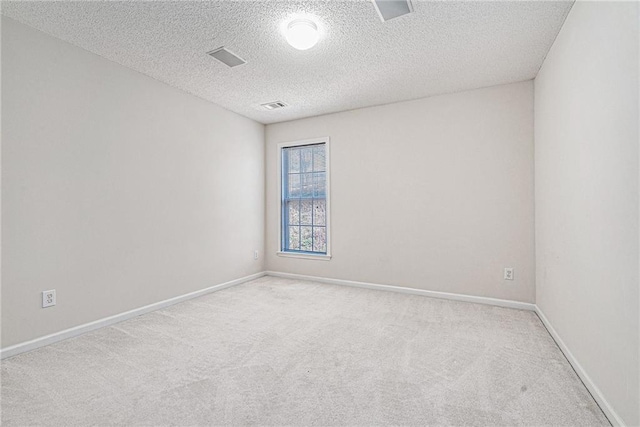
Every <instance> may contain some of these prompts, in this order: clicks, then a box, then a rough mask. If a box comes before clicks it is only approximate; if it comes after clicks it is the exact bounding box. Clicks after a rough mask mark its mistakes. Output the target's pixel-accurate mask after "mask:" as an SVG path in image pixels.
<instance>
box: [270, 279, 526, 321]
mask: <svg viewBox="0 0 640 427" xmlns="http://www.w3.org/2000/svg"><path fill="white" fill-rule="evenodd" d="M266 275H267V276H273V277H282V278H286V279H297V280H309V281H312V282H319V283H328V284H331V285H344V286H353V287H356V288H365V289H375V290H379V291H389V292H399V293H403V294H412V295H422V296H425V297H431V298H440V299H448V300H453V301H463V302H472V303H478V304H485V305H494V306H498V307H506V308H515V309H519V310H528V311H535V304H530V303H527V302H520V301H512V300H505V299H497V298H489V297H479V296H473V295H464V294H452V293H448V292H438V291H427V290H424V289H416V288H405V287H402V286H394V285H380V284H377V283H366V282H355V281H352V280H342V279H328V278H325V277H316V276H305V275H302V274H292V273H282V272H279V271H267V272H266Z"/></svg>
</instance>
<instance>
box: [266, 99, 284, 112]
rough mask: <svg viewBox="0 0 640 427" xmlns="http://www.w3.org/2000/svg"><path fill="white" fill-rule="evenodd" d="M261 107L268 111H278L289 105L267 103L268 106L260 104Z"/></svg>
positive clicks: (276, 102)
mask: <svg viewBox="0 0 640 427" xmlns="http://www.w3.org/2000/svg"><path fill="white" fill-rule="evenodd" d="M260 106H261V107H264V108H265V109H267V110H277V109H278V108H282V107H286V106H287V104H285V103H284V102H282V101H274V102H267V103H266V104H260Z"/></svg>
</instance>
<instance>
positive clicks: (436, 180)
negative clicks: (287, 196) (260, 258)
mask: <svg viewBox="0 0 640 427" xmlns="http://www.w3.org/2000/svg"><path fill="white" fill-rule="evenodd" d="M266 135H267V149H266V156H267V157H266V165H267V166H266V172H267V180H266V181H267V193H266V194H267V228H266V230H267V241H266V262H267V269H268V270H274V271H280V272H287V273H297V274H305V275H313V276H323V277H330V278H338V279H348V280H356V281H364V282H372V283H381V284H391V285H398V286H406V287H412V288H419V289H427V290H434V291H444V292H453V293H461V294H469V295H479V296H486V297H494V298H504V299H511V300H517V301H524V302H534V296H535V295H534V294H535V290H534V245H533V235H534V230H533V226H534V222H533V215H534V208H533V83H532V82H531V81H527V82H522V83H516V84H510V85H504V86H497V87H491V88H487V89H480V90H474V91H469V92H462V93H456V94H450V95H442V96H436V97H432V98H426V99H420V100H417V101H410V102H402V103H397V104H391V105H386V106H381V107H373V108H365V109H359V110H354V111H347V112H343V113H337V114H331V115H326V116H320V117H314V118H309V119H302V120H296V121H291V122H286V123H280V124H274V125H268V126H267V133H266ZM322 136H329V137H330V138H331V215H332V218H331V225H332V230H331V236H332V255H333V258H332V259H331V260H330V261H318V260H303V259H292V258H283V257H278V256H276V252H277V251H278V243H279V237H278V209H279V195H278V194H279V193H278V188H277V177H278V170H277V155H278V154H277V144H278V143H280V142H285V141H295V140H303V139H308V138H314V137H322ZM504 267H513V268H515V280H514V281H513V282H510V281H504V280H503V268H504Z"/></svg>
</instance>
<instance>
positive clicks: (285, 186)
mask: <svg viewBox="0 0 640 427" xmlns="http://www.w3.org/2000/svg"><path fill="white" fill-rule="evenodd" d="M328 148H329V147H328V139H322V140H314V141H306V142H298V143H287V144H280V145H279V155H280V183H281V185H280V195H281V205H280V239H281V242H280V252H279V254H280V255H285V256H290V255H293V256H302V257H305V256H311V257H313V258H325V259H326V258H329V197H328V195H329V185H328V182H329V155H328V154H329V149H328Z"/></svg>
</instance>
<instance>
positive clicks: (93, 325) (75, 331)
mask: <svg viewBox="0 0 640 427" xmlns="http://www.w3.org/2000/svg"><path fill="white" fill-rule="evenodd" d="M264 275H265V273H264V272H260V273H256V274H252V275H250V276H245V277H241V278H239V279H235V280H231V281H229V282H225V283H221V284H219V285H214V286H210V287H208V288H205V289H201V290H199V291H195V292H190V293H188V294H184V295H179V296H177V297H174V298H169V299H166V300H164V301H160V302H156V303H153V304H149V305H145V306H144V307H140V308H135V309H133V310H129V311H125V312H124V313H120V314H116V315H113V316H109V317H105V318H103V319H99V320H95V321H93V322H89V323H85V324H83V325H78V326H74V327H73V328H69V329H65V330H63V331H60V332H55V333H53V334H49V335H45V336H43V337H39V338H35V339H33V340H31V341H26V342H23V343H20V344H16V345H12V346H10V347H7V348H3V349H1V350H0V359H5V358H7V357H11V356H15V355H18V354H20V353H25V352H27V351H31V350H35V349H37V348H40V347H44V346H45V345H49V344H53V343H55V342H58V341H62V340H66V339H69V338H73V337H77V336H78V335H82V334H84V333H87V332H90V331H93V330H96V329H99V328H104V327H105V326H110V325H113V324H114V323H119V322H122V321H124V320H127V319H131V318H133V317H137V316H140V315H141V314H145V313H149V312H151V311H155V310H159V309H161V308H165V307H169V306H171V305H174V304H177V303H179V302H183V301H187V300H190V299H193V298H197V297H200V296H202V295H206V294H209V293H211V292H216V291H220V290H222V289H226V288H230V287H231V286H235V285H239V284H241V283H244V282H248V281H250V280H253V279H257V278H259V277H262V276H264Z"/></svg>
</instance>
